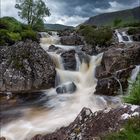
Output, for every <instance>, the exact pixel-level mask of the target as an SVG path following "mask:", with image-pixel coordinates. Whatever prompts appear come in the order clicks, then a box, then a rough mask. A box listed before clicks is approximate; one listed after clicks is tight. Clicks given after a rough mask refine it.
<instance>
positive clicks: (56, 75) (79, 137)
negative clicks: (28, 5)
mask: <svg viewBox="0 0 140 140" xmlns="http://www.w3.org/2000/svg"><path fill="white" fill-rule="evenodd" d="M59 36H60V37H58V38H57V41H55V42H58V41H60V42H61V45H62V44H63V45H65V46H61V45H60V44H41V45H40V44H38V43H36V42H33V41H30V40H27V41H25V42H22V41H21V42H18V43H16V44H14V45H13V46H0V99H1V104H0V105H1V106H2V109H1V114H0V119H1V120H2V121H1V125H3V126H5V127H4V129H3V130H2V132H4V134H5V132H9V133H10V134H9V135H8V133H7V135H8V137H10V138H11V135H12V134H13V133H11V131H10V130H9V127H8V123H11V122H12V121H15V119H17V122H16V121H15V126H12V127H13V128H11V129H13V130H14V129H17V128H18V129H20V128H21V127H22V126H19V125H18V124H20V125H23V123H21V121H20V118H22V119H23V120H24V121H25V123H27V122H28V119H27V118H28V117H29V116H32V114H30V112H32V111H29V114H30V115H29V114H28V113H27V112H28V109H27V108H28V107H30V109H29V110H32V107H33V108H36V107H37V106H39V107H41V108H42V110H43V111H42V112H41V116H40V117H42V118H43V119H44V120H40V117H38V118H39V120H38V118H37V117H36V116H39V115H38V114H37V115H36V116H32V117H33V119H31V120H30V123H29V122H28V124H30V125H29V126H30V128H32V127H35V128H34V132H36V134H37V135H36V136H34V137H33V136H32V137H33V138H31V136H29V137H28V136H26V138H27V139H32V140H54V139H55V140H73V139H75V140H93V139H95V140H96V139H97V140H98V139H100V136H102V135H105V134H108V133H110V132H114V131H118V130H120V129H121V128H122V126H123V125H124V124H125V123H126V122H127V120H128V119H129V118H133V117H135V116H140V107H139V106H134V105H129V104H122V103H121V101H120V100H119V101H118V100H116V97H118V95H120V94H121V95H122V94H123V92H125V91H126V89H127V88H128V78H130V76H132V72H133V70H134V69H136V68H138V69H139V65H140V43H139V42H133V43H129V44H127V43H125V42H114V43H112V44H111V45H110V46H108V47H103V48H98V46H97V47H96V49H95V48H93V46H91V45H87V44H86V43H85V41H84V39H83V37H81V36H80V35H79V34H76V33H75V32H74V33H73V32H72V33H71V32H66V33H59ZM114 36H116V35H114ZM55 37H56V36H55ZM50 38H51V41H50V42H53V39H55V38H52V36H50ZM50 38H47V41H49V39H50ZM44 40H45V38H44ZM116 40H117V39H116ZM66 47H67V48H66ZM65 48H66V49H65ZM45 50H46V51H45ZM93 54H94V55H93ZM138 72H139V70H138ZM47 89H48V90H47ZM44 90H45V91H44ZM112 96H113V97H112ZM119 99H120V97H119ZM85 107H87V108H85ZM88 107H89V108H88ZM44 108H45V109H44ZM82 108H83V109H82ZM91 108H92V109H91ZM13 109H14V110H13ZM81 109H82V110H81ZM6 110H7V111H6ZM17 110H18V111H17ZM26 110H27V112H26ZM80 110H81V112H80ZM99 110H100V111H99ZM69 111H70V112H69ZM92 111H93V112H92ZM11 112H12V113H11ZM79 112H80V114H79V115H78V116H77V114H78V113H79ZM37 113H38V112H37ZM49 113H50V114H53V115H50V114H49ZM63 113H64V115H63ZM68 113H71V114H68ZM49 115H50V116H49ZM48 116H49V117H48ZM69 116H70V117H69ZM74 116H77V117H76V119H75V120H74V119H73V118H74ZM44 117H45V118H44ZM65 117H66V118H65ZM5 118H7V119H5ZM53 118H54V120H53ZM67 118H68V121H67ZM26 119H27V120H26ZM55 120H56V121H60V123H62V124H60V123H59V122H58V123H56V122H55V123H56V125H57V127H56V126H55V129H54V126H52V127H50V126H51V125H52V124H55V123H53V121H55ZM26 121H27V122H26ZM42 121H44V123H43V124H42ZM49 121H50V124H49ZM46 122H47V123H46ZM13 123H14V122H13ZM63 123H64V124H67V125H64V126H63ZM48 124H49V125H50V126H49V125H48ZM47 125H48V126H47ZM41 126H43V127H41ZM15 127H16V128H15ZM24 127H25V129H24V132H25V133H26V131H29V132H30V133H32V131H33V129H32V130H31V131H30V129H29V127H27V128H26V126H24ZM47 128H48V129H49V128H51V130H53V132H50V133H49V132H46V131H45V130H47ZM52 128H53V129H52ZM56 128H57V129H56ZM41 129H43V134H42V133H39V132H38V130H41ZM44 129H45V130H44ZM33 134H34V133H33ZM15 135H16V134H15ZM15 135H14V136H12V137H14V138H19V137H18V136H17V137H16V136H15ZM20 135H21V134H20ZM34 135H35V134H34ZM2 136H4V137H6V135H2ZM4 137H3V138H0V140H5V138H4ZM22 139H25V138H24V136H23V138H22ZM8 140H9V139H8ZM10 140H11V139H10Z"/></svg>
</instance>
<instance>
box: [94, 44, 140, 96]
mask: <svg viewBox="0 0 140 140" xmlns="http://www.w3.org/2000/svg"><path fill="white" fill-rule="evenodd" d="M139 64H140V45H139V44H137V45H133V46H132V47H125V48H112V49H109V50H108V51H106V52H105V53H104V55H103V58H102V61H101V65H100V66H98V67H97V68H96V78H97V79H98V82H97V86H96V92H95V94H105V95H116V94H117V93H118V92H117V91H118V89H120V88H121V87H120V86H122V88H123V90H125V89H126V88H127V86H128V81H127V79H128V78H129V77H130V75H131V71H132V70H133V69H134V68H135V65H139Z"/></svg>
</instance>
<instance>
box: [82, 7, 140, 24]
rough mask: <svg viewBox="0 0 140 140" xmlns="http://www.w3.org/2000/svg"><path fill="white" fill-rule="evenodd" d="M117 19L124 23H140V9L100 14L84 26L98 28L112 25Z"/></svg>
mask: <svg viewBox="0 0 140 140" xmlns="http://www.w3.org/2000/svg"><path fill="white" fill-rule="evenodd" d="M115 19H121V20H122V21H124V22H130V21H140V7H136V8H133V9H128V10H123V11H116V12H111V13H104V14H100V15H97V16H94V17H91V18H89V19H88V20H87V21H85V23H84V24H88V25H97V26H102V25H110V24H112V23H113V21H114V20H115Z"/></svg>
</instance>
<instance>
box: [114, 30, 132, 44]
mask: <svg viewBox="0 0 140 140" xmlns="http://www.w3.org/2000/svg"><path fill="white" fill-rule="evenodd" d="M115 33H116V35H117V37H118V41H119V42H120V43H121V42H123V43H132V42H133V41H132V39H131V37H130V36H129V35H128V34H127V33H126V31H118V30H116V31H115Z"/></svg>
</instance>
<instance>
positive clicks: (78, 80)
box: [1, 34, 116, 140]
mask: <svg viewBox="0 0 140 140" xmlns="http://www.w3.org/2000/svg"><path fill="white" fill-rule="evenodd" d="M53 36H55V37H52V36H51V37H48V36H47V38H43V39H41V46H42V48H44V50H46V51H47V46H49V45H50V43H53V44H54V43H58V44H59V43H60V42H59V37H58V36H57V35H56V34H53ZM56 36H57V39H56ZM52 38H53V39H52ZM51 39H52V40H51ZM55 39H56V40H57V41H58V42H57V41H56V40H55ZM50 40H51V41H52V42H51V41H50ZM57 46H59V45H57ZM60 46H61V48H63V49H64V48H66V49H65V50H68V48H69V49H70V48H73V49H75V50H77V46H71V47H68V46H62V45H60ZM48 54H49V55H50V57H51V58H52V60H53V61H54V63H55V66H56V72H57V76H56V87H55V88H52V89H49V90H46V91H44V94H45V96H43V97H42V99H40V100H46V102H45V103H44V104H43V106H41V107H38V108H37V107H30V108H20V111H22V114H23V116H22V117H20V118H19V119H16V120H14V121H12V122H10V123H8V124H7V125H5V126H3V127H2V128H1V135H2V136H5V137H6V138H7V140H25V139H26V140H28V139H30V138H31V137H32V136H34V135H36V134H40V133H50V132H53V131H55V130H56V129H58V128H60V127H62V126H67V125H69V124H70V123H71V122H72V121H73V120H74V119H75V118H76V116H77V115H78V113H79V112H80V110H81V109H82V108H83V107H88V108H90V109H91V110H92V111H93V112H95V111H97V110H100V109H104V108H105V107H107V106H108V102H111V99H109V98H108V97H105V96H104V97H103V96H97V95H94V94H93V93H94V91H95V87H96V83H97V79H96V78H95V68H96V66H98V65H100V63H101V59H102V55H103V54H99V55H97V56H88V60H87V57H83V58H82V61H80V58H79V55H78V54H77V53H76V62H77V69H76V71H69V70H65V69H64V66H63V63H62V58H61V56H60V55H59V54H56V53H55V52H51V53H50V52H48ZM63 87H64V89H63ZM58 88H60V92H61V90H62V92H63V93H64V94H57V92H58ZM71 92H73V93H71ZM112 104H115V105H116V102H115V101H114V98H113V102H112ZM112 104H111V106H113V105H112ZM27 138H28V139H27Z"/></svg>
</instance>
